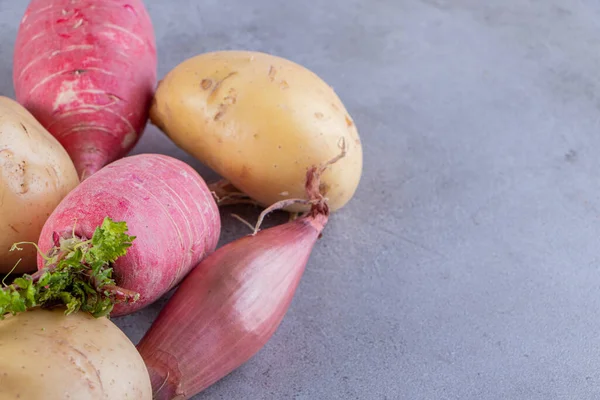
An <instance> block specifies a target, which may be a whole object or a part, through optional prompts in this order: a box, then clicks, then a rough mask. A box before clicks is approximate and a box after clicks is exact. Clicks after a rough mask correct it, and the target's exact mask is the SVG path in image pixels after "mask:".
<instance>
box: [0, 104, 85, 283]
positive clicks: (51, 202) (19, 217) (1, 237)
mask: <svg viewBox="0 0 600 400" xmlns="http://www.w3.org/2000/svg"><path fill="white" fill-rule="evenodd" d="M78 184H79V178H78V176H77V172H76V170H75V167H74V165H73V162H72V161H71V159H70V157H69V155H68V154H67V152H66V151H65V149H64V148H63V147H62V146H61V145H60V143H59V142H58V141H57V140H56V139H55V138H54V137H53V136H52V135H51V134H50V133H48V132H47V131H46V130H45V129H44V128H43V127H42V125H41V124H40V123H39V122H38V121H37V120H36V119H35V118H34V117H33V116H32V115H31V114H30V113H29V112H28V111H27V110H26V109H25V108H23V107H22V106H21V105H20V104H19V103H17V102H16V101H14V100H12V99H10V98H7V97H3V96H0V274H1V273H7V272H9V271H10V270H11V269H12V268H13V267H14V266H15V264H16V262H17V261H18V260H19V258H22V260H21V262H20V263H19V264H18V266H17V268H16V269H15V272H17V273H20V272H31V271H35V270H36V269H37V268H36V251H35V248H34V247H33V246H29V245H25V246H22V247H23V250H22V251H13V252H10V251H9V250H10V247H11V246H12V245H13V243H15V242H24V241H27V242H34V243H37V241H38V238H39V235H40V232H41V230H42V226H43V225H44V222H45V221H46V219H47V218H48V216H49V215H50V213H51V212H52V211H53V210H54V208H55V207H56V206H57V205H58V203H59V202H60V201H61V200H62V199H63V197H64V196H66V195H67V193H69V191H71V190H72V189H73V188H74V187H75V186H77V185H78Z"/></svg>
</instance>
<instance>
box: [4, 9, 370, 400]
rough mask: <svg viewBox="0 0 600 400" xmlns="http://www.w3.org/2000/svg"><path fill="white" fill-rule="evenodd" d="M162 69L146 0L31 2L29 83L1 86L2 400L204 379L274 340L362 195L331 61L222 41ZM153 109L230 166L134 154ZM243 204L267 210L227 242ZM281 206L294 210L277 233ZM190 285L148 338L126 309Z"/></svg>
mask: <svg viewBox="0 0 600 400" xmlns="http://www.w3.org/2000/svg"><path fill="white" fill-rule="evenodd" d="M156 66H157V54H156V45H155V42H154V28H153V26H152V21H151V19H150V15H149V14H148V12H147V11H146V9H145V6H144V4H143V2H142V1H140V0H129V1H125V0H79V1H72V0H31V1H30V3H29V5H28V7H27V9H26V11H25V14H24V15H23V18H22V20H21V22H20V25H19V26H18V33H17V37H16V41H15V50H14V63H13V67H14V69H13V82H14V86H15V94H16V96H15V99H10V98H7V97H0V274H4V275H3V276H0V279H1V284H0V400H4V399H13V398H26V399H31V400H37V399H64V398H73V399H75V398H76V399H84V400H85V399H125V398H132V399H140V400H150V399H152V400H175V399H177V400H184V399H189V398H191V397H193V396H194V395H196V394H197V393H200V392H202V391H203V390H204V389H206V388H207V387H209V386H211V385H212V384H214V383H215V382H217V381H219V380H220V379H222V378H223V377H225V376H226V375H228V374H229V373H231V372H233V371H235V370H236V369H237V368H238V367H240V366H241V365H243V364H244V363H245V362H247V361H248V360H249V359H250V358H252V357H253V356H254V355H255V354H256V353H257V352H258V351H259V350H260V349H262V348H263V346H264V345H265V343H267V341H269V340H270V339H271V337H272V336H273V334H274V333H275V332H276V330H277V328H278V327H279V325H280V323H281V322H282V320H283V319H284V318H285V315H286V313H287V312H288V309H289V307H290V304H291V302H292V300H293V298H294V296H295V295H296V292H297V289H298V286H299V283H300V282H301V279H302V276H303V273H304V271H305V269H306V267H307V264H308V261H309V259H310V255H311V253H312V251H313V249H314V248H315V246H316V245H317V243H318V239H319V238H321V237H322V235H323V234H324V230H325V227H326V225H327V224H328V223H329V222H330V220H332V218H333V216H334V215H335V213H337V212H339V211H340V210H341V209H342V208H344V207H345V206H346V204H348V202H349V201H350V200H351V199H352V197H353V196H354V195H355V193H356V190H357V187H358V185H359V182H360V178H361V174H362V168H363V159H362V157H363V155H362V144H361V140H360V137H359V134H358V130H357V126H356V124H355V122H354V120H353V118H352V117H351V115H350V113H349V110H348V109H347V108H346V107H345V105H344V104H343V103H342V101H341V99H340V98H339V97H338V96H337V94H336V93H335V92H334V90H333V89H332V88H331V87H330V86H329V85H328V84H327V83H325V81H324V80H323V79H321V78H320V77H319V76H318V75H316V74H315V73H314V72H312V71H310V70H309V69H307V68H306V67H304V66H301V65H299V64H297V63H294V62H292V61H290V60H287V59H284V58H281V57H277V56H275V55H271V54H266V53H259V52H253V51H242V50H239V51H219V50H218V49H217V50H215V51H212V52H209V53H205V54H198V55H195V56H193V57H190V58H188V59H186V60H182V61H181V62H180V63H179V64H178V65H176V66H175V67H174V68H173V69H172V70H171V71H169V72H168V73H167V74H165V76H164V77H163V79H162V80H161V81H160V82H159V83H157V74H156ZM148 120H150V121H151V123H153V124H154V125H156V126H157V127H158V128H159V130H161V131H162V132H163V133H164V134H165V135H166V136H167V137H168V138H169V139H170V140H172V142H173V143H174V144H175V145H177V146H179V147H180V148H181V149H182V150H183V151H185V152H187V153H189V154H190V155H191V156H193V157H194V158H196V159H197V160H198V161H199V162H200V163H202V164H204V165H205V166H206V167H208V168H210V169H212V170H213V171H214V172H216V173H217V174H218V175H219V179H217V180H215V181H212V182H205V180H204V179H203V177H202V176H201V175H200V174H199V173H198V172H197V171H196V170H195V169H193V168H192V167H191V166H190V165H188V164H186V163H185V162H183V161H181V160H178V159H176V158H173V157H170V156H167V155H162V154H158V153H149V154H138V155H130V154H129V153H130V151H131V150H132V149H134V147H135V146H136V144H137V143H138V141H139V138H140V136H141V135H142V133H143V131H144V128H145V127H146V125H147V122H148ZM233 204H250V205H253V206H255V207H256V206H257V207H259V210H261V212H260V214H257V218H258V221H257V223H256V225H255V227H253V232H252V233H249V234H247V235H244V236H243V237H241V238H237V239H235V240H232V241H230V242H229V243H223V244H222V245H221V247H218V244H219V240H220V239H221V212H223V211H224V208H225V207H227V206H229V205H233ZM257 211H258V210H257ZM274 211H279V212H288V213H290V216H291V218H290V221H289V222H287V223H283V224H280V225H278V226H274V227H270V228H265V229H261V225H262V222H263V220H264V218H265V216H266V215H268V214H269V213H271V212H274ZM244 222H245V221H244ZM172 289H173V295H172V297H171V298H169V299H168V300H167V301H166V303H165V306H164V307H163V308H162V310H161V311H160V313H159V314H158V316H157V317H156V319H155V320H154V321H153V322H152V324H151V327H150V328H149V330H148V331H147V332H146V333H145V335H144V336H143V338H142V339H141V341H140V342H139V343H138V344H137V345H135V344H134V343H132V342H131V341H130V340H129V339H128V338H127V336H125V334H124V333H123V332H122V331H121V330H120V329H119V328H118V327H117V326H116V325H115V324H113V323H112V322H111V319H113V318H119V317H122V316H125V315H131V314H135V313H137V312H138V311H140V310H142V309H144V308H146V307H148V306H149V305H150V304H153V303H155V302H156V301H157V300H159V299H160V298H162V297H163V296H165V295H166V294H167V293H168V292H169V291H171V290H172ZM31 377H35V378H32V379H30V378H31Z"/></svg>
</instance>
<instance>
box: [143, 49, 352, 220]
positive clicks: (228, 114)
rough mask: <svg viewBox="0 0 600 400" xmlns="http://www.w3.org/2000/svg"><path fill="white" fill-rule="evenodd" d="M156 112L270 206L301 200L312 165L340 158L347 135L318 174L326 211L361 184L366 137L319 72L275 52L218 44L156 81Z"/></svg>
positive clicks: (160, 122) (180, 141) (179, 138)
mask: <svg viewBox="0 0 600 400" xmlns="http://www.w3.org/2000/svg"><path fill="white" fill-rule="evenodd" d="M150 119H151V121H152V123H153V124H155V125H156V126H158V127H159V128H160V129H161V130H162V131H163V132H165V133H166V134H167V135H168V136H169V137H170V138H171V140H173V142H174V143H175V144H176V145H178V146H179V147H180V148H182V149H183V150H185V151H186V152H188V153H190V154H191V155H192V156H194V157H195V158H197V159H198V160H200V161H201V162H202V163H204V164H205V165H207V166H208V167H209V168H211V169H212V170H213V171H215V172H216V173H218V174H219V175H221V176H222V177H223V178H225V179H226V180H228V181H229V182H230V183H231V184H233V185H234V186H235V187H236V188H237V189H239V190H240V191H241V192H243V193H245V194H246V195H248V196H250V197H251V198H252V199H254V200H255V201H257V202H259V203H261V204H262V205H264V206H267V205H271V204H273V203H275V202H277V201H279V200H283V199H286V198H305V197H306V195H305V190H304V185H305V182H306V172H307V169H308V168H310V167H311V166H313V165H320V164H323V163H326V162H327V161H329V160H331V159H332V158H334V157H336V156H337V155H339V154H340V143H341V142H343V143H344V144H345V146H346V149H347V154H346V156H345V157H344V158H342V159H341V160H339V161H338V162H336V163H335V164H334V165H332V166H331V167H330V168H329V169H328V171H327V172H326V173H325V174H324V175H323V176H322V179H321V181H322V186H321V187H322V191H323V193H324V194H325V196H326V197H327V198H328V199H329V206H330V209H331V210H332V211H335V210H337V209H339V208H341V207H342V206H344V205H345V204H346V203H347V202H348V201H349V200H350V199H351V198H352V196H353V195H354V193H355V191H356V189H357V186H358V184H359V181H360V177H361V173H362V163H363V160H362V147H361V142H360V138H359V135H358V132H357V129H356V126H355V124H354V122H353V120H352V118H351V117H350V115H349V114H348V111H347V110H346V108H345V107H344V105H343V104H342V102H341V100H340V99H339V97H338V96H337V95H336V93H335V92H334V91H333V89H332V88H331V87H330V86H328V85H327V84H326V83H325V82H324V81H323V80H322V79H321V78H319V77H318V76H317V75H316V74H314V73H313V72H311V71H309V70H308V69H306V68H304V67H303V66H301V65H298V64H296V63H293V62H292V61H289V60H286V59H283V58H279V57H276V56H273V55H269V54H264V53H257V52H249V51H220V52H214V53H207V54H202V55H198V56H196V57H193V58H190V59H188V60H186V61H184V62H182V63H181V64H179V65H178V66H176V67H175V68H174V69H173V70H171V71H170V72H169V73H168V74H167V75H166V76H165V77H164V79H163V80H162V81H161V82H160V83H159V85H158V88H157V91H156V93H155V97H154V102H153V105H152V107H151V110H150ZM342 139H343V140H342ZM306 209H307V207H306V206H299V205H295V206H291V207H287V210H288V211H303V210H306Z"/></svg>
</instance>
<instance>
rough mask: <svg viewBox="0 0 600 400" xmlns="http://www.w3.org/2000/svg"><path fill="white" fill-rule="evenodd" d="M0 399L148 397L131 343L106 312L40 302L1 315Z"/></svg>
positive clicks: (140, 362)
mask: <svg viewBox="0 0 600 400" xmlns="http://www.w3.org/2000/svg"><path fill="white" fill-rule="evenodd" d="M0 399H2V400H8V399H11V400H12V399H23V400H41V399H44V400H64V399H73V400H75V399H76V400H115V399H135V400H151V399H152V388H151V385H150V379H149V376H148V371H147V369H146V367H145V365H144V361H143V360H142V358H141V357H140V354H139V353H138V352H137V350H136V348H135V346H134V345H133V343H132V342H131V341H130V340H129V339H128V338H127V336H126V335H125V334H124V333H123V332H122V331H121V330H120V329H119V328H118V327H117V326H116V325H115V324H114V323H112V322H111V321H109V320H108V319H107V318H105V317H103V318H94V317H92V316H91V315H89V314H87V313H77V314H73V315H69V316H65V315H64V312H63V311H62V310H60V309H55V310H52V311H50V310H42V309H39V308H36V309H33V310H31V311H27V312H25V313H22V314H19V315H16V316H9V317H7V318H6V319H4V320H2V321H0Z"/></svg>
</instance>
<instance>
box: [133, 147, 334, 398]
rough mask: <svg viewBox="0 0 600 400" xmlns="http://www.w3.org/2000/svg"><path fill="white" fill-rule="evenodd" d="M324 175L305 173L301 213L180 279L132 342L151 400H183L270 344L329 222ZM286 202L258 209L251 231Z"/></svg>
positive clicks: (209, 259)
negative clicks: (304, 211) (146, 376)
mask: <svg viewBox="0 0 600 400" xmlns="http://www.w3.org/2000/svg"><path fill="white" fill-rule="evenodd" d="M342 156H343V153H342ZM338 159H339V157H338ZM334 161H335V160H332V162H334ZM323 170H324V168H323V169H317V168H316V167H315V168H312V169H311V170H309V171H308V173H307V183H306V189H307V193H308V199H309V200H308V201H305V202H308V203H310V204H312V207H311V210H310V211H309V212H308V213H307V214H306V215H303V216H301V217H299V218H297V219H295V220H292V221H289V222H287V223H284V224H282V225H279V226H275V227H272V228H268V229H265V230H261V231H259V232H258V233H257V231H256V230H255V232H254V234H252V235H248V236H245V237H243V238H241V239H238V240H236V241H233V242H231V243H229V244H227V245H225V246H223V247H221V248H219V249H218V250H217V251H215V252H214V253H212V254H211V255H210V256H208V257H207V258H205V259H204V260H203V261H202V262H200V264H198V266H197V267H196V268H195V269H194V270H192V272H191V273H190V274H188V276H187V277H186V278H185V279H184V280H183V282H182V283H181V285H180V286H179V288H178V289H177V290H176V291H175V293H174V295H173V296H172V297H171V299H170V300H169V301H168V302H167V304H166V306H165V307H164V308H163V310H162V311H161V313H160V314H159V316H158V317H157V319H156V321H155V322H154V323H153V324H152V326H151V327H150V329H149V330H148V332H147V333H146V335H145V336H144V337H143V338H142V340H141V341H140V343H139V344H138V350H139V352H140V353H141V355H142V357H143V358H144V360H145V362H146V366H147V368H148V371H149V373H150V377H151V380H152V386H153V391H154V396H155V397H154V399H155V400H173V399H178V400H183V399H189V398H190V397H192V396H194V395H196V394H197V393H199V392H201V391H202V390H204V389H205V388H207V387H208V386H210V385H212V384H213V383H215V382H216V381H218V380H220V379H221V378H223V377H224V376H226V375H227V374H229V373H230V372H232V371H233V370H235V369H236V368H238V367H239V366H240V365H242V364H243V363H245V362H246V361H248V360H249V359H250V358H251V357H253V356H254V355H255V354H256V353H257V352H258V351H259V350H260V349H261V348H262V347H263V346H264V345H265V343H266V342H267V341H268V340H269V339H270V338H271V336H272V335H273V333H274V332H275V330H276V329H277V328H278V326H279V324H280V323H281V321H282V319H283V317H284V315H285V313H286V312H287V310H288V307H289V305H290V302H291V301H292V298H293V296H294V293H295V291H296V288H297V286H298V283H299V282H300V278H301V277H302V274H303V272H304V269H305V266H306V263H307V261H308V258H309V256H310V254H311V251H312V249H313V247H314V245H315V243H316V241H317V239H318V238H319V237H320V235H321V232H322V231H323V229H324V227H325V225H326V224H327V221H328V217H329V207H328V206H327V203H326V201H325V199H324V198H323V196H322V195H321V194H320V193H319V177H320V175H321V173H322V172H323ZM287 202H289V200H288V201H284V202H281V203H278V204H276V205H274V206H272V207H270V208H269V209H267V210H265V211H264V212H263V213H262V214H261V218H260V219H259V223H258V224H257V226H259V225H260V222H261V221H262V218H263V216H264V215H265V214H266V213H267V212H270V211H271V210H272V209H275V208H279V207H282V206H284V203H287Z"/></svg>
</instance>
